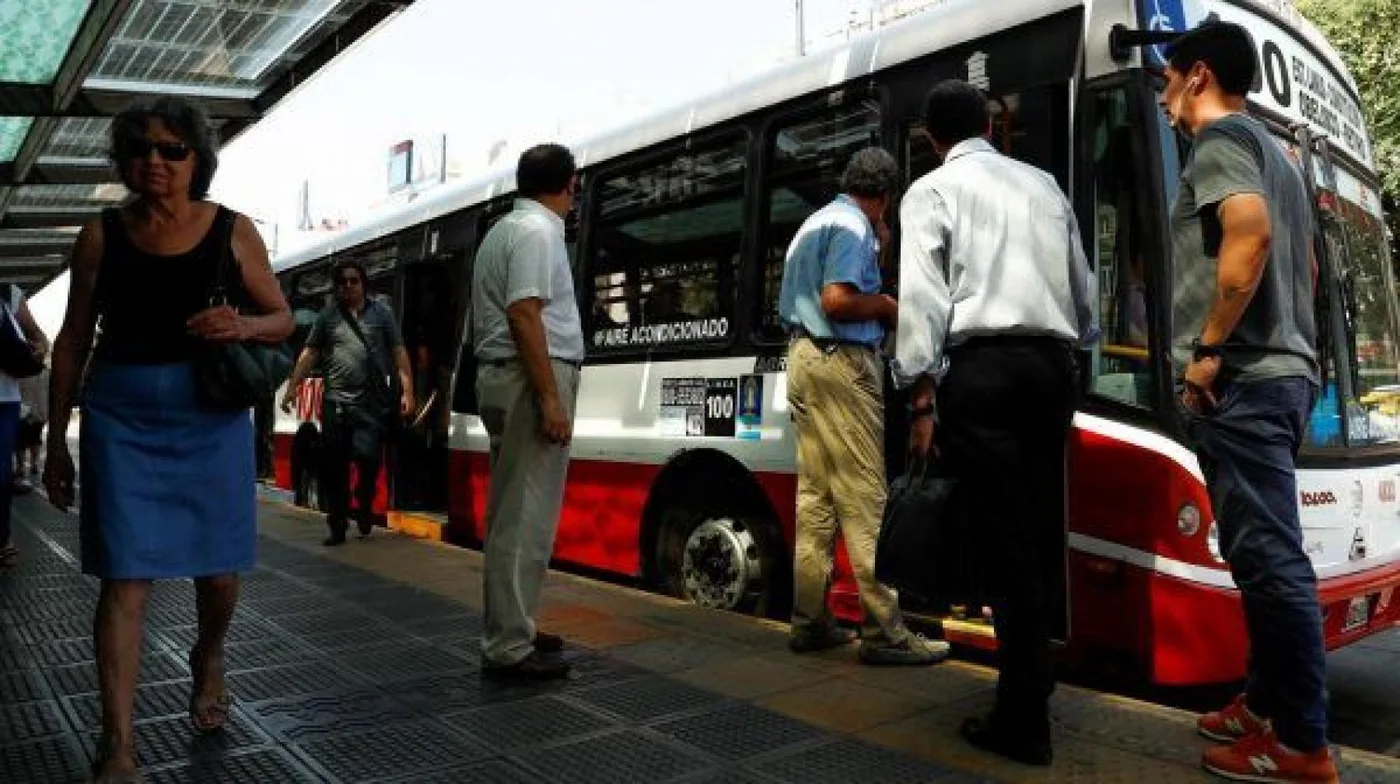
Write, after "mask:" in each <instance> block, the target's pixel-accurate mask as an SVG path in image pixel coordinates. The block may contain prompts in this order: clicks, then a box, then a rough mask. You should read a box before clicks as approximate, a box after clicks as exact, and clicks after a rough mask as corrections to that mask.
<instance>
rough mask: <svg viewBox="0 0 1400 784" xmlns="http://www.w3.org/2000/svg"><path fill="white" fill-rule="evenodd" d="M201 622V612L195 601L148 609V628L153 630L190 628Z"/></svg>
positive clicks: (153, 606) (190, 600)
mask: <svg viewBox="0 0 1400 784" xmlns="http://www.w3.org/2000/svg"><path fill="white" fill-rule="evenodd" d="M198 622H199V610H198V609H197V608H196V607H195V603H194V599H193V598H191V599H189V600H188V601H185V602H181V603H178V604H176V603H172V604H169V605H165V606H161V605H150V606H147V607H146V626H147V627H148V628H151V629H167V628H170V627H172V626H189V625H191V624H195V623H198Z"/></svg>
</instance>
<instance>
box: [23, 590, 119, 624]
mask: <svg viewBox="0 0 1400 784" xmlns="http://www.w3.org/2000/svg"><path fill="white" fill-rule="evenodd" d="M96 606H97V604H96V602H95V601H93V600H92V599H77V600H49V599H45V598H43V597H39V596H31V597H25V599H24V600H23V601H22V603H19V604H16V605H12V606H11V607H9V608H8V610H9V612H10V613H12V614H13V616H12V622H16V623H20V624H30V623H35V622H43V621H61V620H64V619H66V618H91V617H92V611H93V608H94V607H96ZM90 626H91V624H90V623H89V627H90Z"/></svg>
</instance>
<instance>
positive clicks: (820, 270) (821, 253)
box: [778, 194, 885, 348]
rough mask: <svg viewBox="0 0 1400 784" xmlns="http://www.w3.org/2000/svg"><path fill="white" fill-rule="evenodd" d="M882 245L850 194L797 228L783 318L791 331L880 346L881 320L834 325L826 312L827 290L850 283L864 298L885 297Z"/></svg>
mask: <svg viewBox="0 0 1400 784" xmlns="http://www.w3.org/2000/svg"><path fill="white" fill-rule="evenodd" d="M878 255H879V242H878V241H877V240H876V237H875V229H874V228H873V227H872V226H871V225H870V220H869V219H868V218H866V217H865V213H863V212H861V211H860V207H858V206H856V203H855V201H853V200H852V199H851V197H849V196H846V195H844V194H843V195H841V196H837V197H836V200H835V201H833V202H831V203H830V204H828V205H826V206H825V207H823V208H821V209H820V210H817V211H816V212H814V213H812V215H811V217H809V218H807V220H806V221H804V222H803V224H802V227H801V228H799V229H798V230H797V236H795V237H793V238H792V244H791V245H789V246H788V252H787V260H786V261H785V262H784V263H783V287H782V290H781V291H780V292H779V294H778V317H779V318H781V319H782V322H783V324H785V325H787V326H788V328H790V329H791V328H797V327H800V328H802V329H804V330H806V331H807V332H808V334H810V335H812V336H813V337H818V338H834V339H836V340H840V341H843V342H851V343H863V344H865V345H867V346H870V347H871V348H879V346H880V342H881V341H882V340H883V339H884V336H885V329H884V327H882V326H880V322H879V321H873V320H872V321H833V320H831V319H829V318H827V316H826V313H825V312H823V311H822V288H823V287H825V286H829V285H831V284H833V283H849V284H850V285H852V286H855V288H856V290H857V291H859V292H860V293H861V294H878V293H880V284H881V280H880V264H879V261H878Z"/></svg>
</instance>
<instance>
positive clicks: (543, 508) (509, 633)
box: [476, 361, 579, 666]
mask: <svg viewBox="0 0 1400 784" xmlns="http://www.w3.org/2000/svg"><path fill="white" fill-rule="evenodd" d="M550 364H551V365H552V367H553V369H554V383H555V385H556V386H557V387H558V390H559V397H560V400H561V402H562V403H563V405H564V408H565V409H566V410H567V411H568V414H569V419H570V420H572V419H573V417H574V404H575V402H576V399H577V397H578V382H579V371H578V368H576V367H574V366H573V365H570V364H568V363H566V362H558V361H555V362H551V363H550ZM476 389H477V398H478V400H479V401H480V409H481V420H482V423H483V424H484V425H485V426H486V432H487V433H488V434H489V435H490V437H491V489H490V491H489V495H488V496H487V499H486V543H485V544H486V547H485V550H486V570H485V596H484V599H485V605H486V619H485V631H484V634H483V637H482V657H483V658H484V659H485V660H486V662H487V663H488V664H493V665H500V666H509V665H511V664H515V663H516V662H519V661H520V660H521V659H524V658H525V657H526V656H528V655H529V654H530V652H531V651H532V650H534V639H535V612H536V611H537V610H538V609H539V604H540V587H541V583H542V582H543V581H544V574H545V570H546V569H547V568H548V567H549V557H550V554H551V553H553V551H554V533H555V531H556V530H557V529H558V527H559V509H560V507H561V506H562V504H563V500H564V478H565V475H566V474H567V472H568V468H569V448H568V447H564V446H559V445H558V444H551V443H549V442H548V441H546V440H545V439H544V436H543V435H542V434H541V433H540V409H539V404H538V403H536V401H535V394H534V390H533V388H532V387H531V386H530V382H529V379H527V378H526V376H525V369H524V367H523V366H522V365H521V364H520V363H519V362H511V363H509V364H507V365H504V366H501V367H496V366H494V365H490V364H482V365H481V369H480V371H479V372H478V373H477V378H476Z"/></svg>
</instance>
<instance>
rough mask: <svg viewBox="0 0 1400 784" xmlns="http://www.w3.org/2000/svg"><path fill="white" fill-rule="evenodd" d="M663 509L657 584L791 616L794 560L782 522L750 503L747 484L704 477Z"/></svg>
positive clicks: (738, 608) (733, 607)
mask: <svg viewBox="0 0 1400 784" xmlns="http://www.w3.org/2000/svg"><path fill="white" fill-rule="evenodd" d="M696 485H697V486H699V487H704V488H705V492H704V493H703V494H699V493H689V494H686V495H685V496H684V497H680V498H676V499H674V501H672V502H671V503H668V504H667V505H666V506H665V507H664V508H663V509H662V511H661V512H660V519H659V523H658V527H657V532H656V548H655V552H654V556H653V557H654V564H655V566H654V568H653V570H652V573H653V574H654V576H655V582H656V587H657V588H658V589H659V590H660V591H661V592H662V593H665V594H667V595H670V596H674V597H676V598H679V599H685V600H686V601H689V602H691V603H692V604H696V605H699V606H701V607H706V608H710V609H716V610H728V611H731V612H739V613H749V614H754V615H759V616H763V617H771V618H779V619H782V620H786V619H787V616H788V614H789V611H790V608H791V598H790V597H791V593H792V589H791V586H792V578H791V563H790V561H789V559H788V558H787V557H786V552H785V548H784V546H783V540H782V536H781V534H780V533H779V532H778V525H777V521H776V520H774V519H773V516H772V515H771V513H768V512H766V510H764V509H762V508H761V507H758V506H757V505H756V504H745V503H743V502H741V501H737V500H736V499H743V498H745V497H746V495H747V493H745V492H744V490H745V488H742V487H732V488H725V487H716V486H715V484H713V483H709V482H697V483H696Z"/></svg>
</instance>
